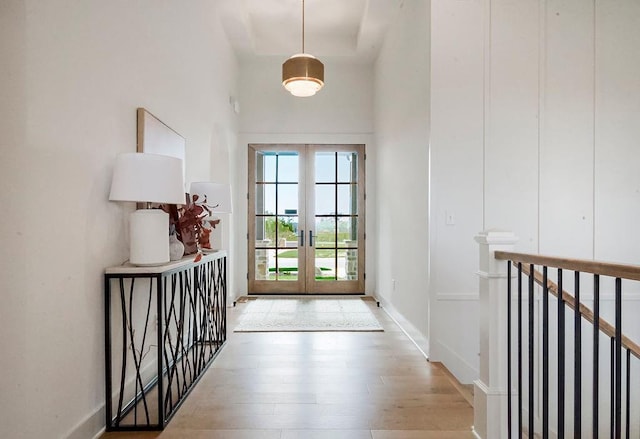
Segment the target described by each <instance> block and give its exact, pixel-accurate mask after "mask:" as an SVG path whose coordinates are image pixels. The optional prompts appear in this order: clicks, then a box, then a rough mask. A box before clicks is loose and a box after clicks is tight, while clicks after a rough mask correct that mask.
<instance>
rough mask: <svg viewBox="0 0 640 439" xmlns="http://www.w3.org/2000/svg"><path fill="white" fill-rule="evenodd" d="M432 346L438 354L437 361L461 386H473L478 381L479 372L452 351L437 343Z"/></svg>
mask: <svg viewBox="0 0 640 439" xmlns="http://www.w3.org/2000/svg"><path fill="white" fill-rule="evenodd" d="M434 345H435V346H434V347H435V349H436V350H437V351H438V353H439V354H440V355H439V357H438V359H437V360H438V361H440V362H442V363H443V364H444V365H445V366H446V368H447V369H449V371H450V372H451V373H452V374H453V376H455V377H456V379H457V380H458V381H460V383H461V384H473V382H474V381H475V380H477V379H478V374H479V371H478V370H477V369H476V368H474V367H473V366H471V365H470V364H469V363H467V361H466V360H465V359H464V358H462V357H461V356H460V355H458V353H456V352H455V351H454V350H453V349H451V348H450V347H449V346H447V345H445V344H444V343H441V342H439V341H435V342H434Z"/></svg>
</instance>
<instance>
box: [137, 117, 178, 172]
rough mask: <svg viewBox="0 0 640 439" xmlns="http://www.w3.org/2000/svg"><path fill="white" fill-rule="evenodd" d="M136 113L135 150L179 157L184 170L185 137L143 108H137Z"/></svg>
mask: <svg viewBox="0 0 640 439" xmlns="http://www.w3.org/2000/svg"><path fill="white" fill-rule="evenodd" d="M136 115H137V121H138V130H137V131H138V132H137V141H136V149H137V151H138V152H146V153H150V154H161V155H168V156H170V157H176V158H179V159H181V160H182V166H183V171H184V165H185V151H186V146H187V141H186V139H185V138H184V137H182V136H181V135H180V134H178V133H177V132H176V131H175V130H173V129H172V128H171V127H169V126H168V125H167V124H165V123H164V122H162V121H161V120H160V119H158V118H157V117H155V116H154V115H153V114H151V113H150V112H149V111H147V110H146V109H145V108H138V109H137V110H136Z"/></svg>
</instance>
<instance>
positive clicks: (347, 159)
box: [337, 152, 358, 183]
mask: <svg viewBox="0 0 640 439" xmlns="http://www.w3.org/2000/svg"><path fill="white" fill-rule="evenodd" d="M357 158H358V154H357V153H355V152H339V153H338V159H337V160H338V180H337V181H338V182H340V183H355V182H357V181H358V160H357Z"/></svg>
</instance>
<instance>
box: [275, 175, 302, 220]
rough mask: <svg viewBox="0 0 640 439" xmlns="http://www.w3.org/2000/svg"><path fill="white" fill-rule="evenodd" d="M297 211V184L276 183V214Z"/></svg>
mask: <svg viewBox="0 0 640 439" xmlns="http://www.w3.org/2000/svg"><path fill="white" fill-rule="evenodd" d="M287 211H289V212H294V213H297V212H298V185H297V184H295V183H294V184H278V214H280V215H284V214H285V213H287Z"/></svg>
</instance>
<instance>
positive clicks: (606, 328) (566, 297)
mask: <svg viewBox="0 0 640 439" xmlns="http://www.w3.org/2000/svg"><path fill="white" fill-rule="evenodd" d="M498 253H501V254H502V255H522V253H509V252H496V259H503V258H498V256H497V255H498ZM525 256H534V255H525ZM542 258H544V259H545V261H547V262H549V261H551V259H553V260H557V259H558V258H546V257H544V256H543V257H542ZM506 259H507V260H511V262H512V264H513V265H514V266H515V267H516V268H518V263H519V262H522V272H523V273H524V274H526V275H527V276H529V275H530V273H531V271H530V269H529V264H532V263H534V262H532V261H531V259H527V262H526V263H525V262H524V261H519V260H517V261H516V260H513V259H511V258H510V257H507V258H506ZM536 260H540V259H536ZM535 264H537V265H546V263H539V262H536V263H535ZM551 266H553V267H554V268H555V267H556V265H555V262H553V263H551ZM573 266H574V267H575V265H573ZM558 268H563V269H568V270H574V269H575V268H568V266H564V267H558ZM638 268H640V267H638ZM582 271H586V272H589V273H592V272H591V271H588V270H582ZM533 272H534V273H533V279H534V280H535V282H536V283H537V284H538V285H540V286H544V279H543V276H542V273H540V272H539V271H538V270H533ZM597 273H598V274H603V273H602V272H601V271H598V272H597ZM547 288H548V289H549V291H550V292H551V294H553V295H554V296H556V297H559V292H558V285H557V284H556V283H555V282H553V281H552V280H549V279H547ZM562 300H563V301H564V303H566V304H567V305H568V306H569V308H571V309H572V310H574V311H575V309H576V304H575V301H576V298H575V297H574V296H573V295H572V294H570V293H568V292H566V291H562ZM579 308H580V310H579V312H580V315H582V317H584V319H585V320H587V321H588V322H589V323H591V324H592V325H593V324H594V322H595V316H594V315H593V311H591V309H590V308H589V307H587V306H586V305H584V304H582V303H580V306H579ZM598 321H599V323H600V331H602V332H604V333H605V334H606V335H607V336H608V337H610V338H614V337H615V336H616V328H615V326H613V325H612V324H611V323H609V322H607V321H606V320H605V319H603V318H602V317H600V318H599V319H598ZM622 346H623V347H624V348H625V349H628V350H629V351H631V353H632V354H633V355H634V356H635V357H636V358H638V359H640V346H638V345H637V344H636V343H634V342H633V341H632V340H631V339H629V337H627V336H626V335H623V336H622Z"/></svg>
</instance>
